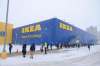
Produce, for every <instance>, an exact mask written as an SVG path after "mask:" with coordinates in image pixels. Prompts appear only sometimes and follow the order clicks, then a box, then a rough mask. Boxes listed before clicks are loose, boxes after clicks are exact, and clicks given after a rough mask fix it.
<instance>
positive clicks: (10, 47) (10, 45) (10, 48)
mask: <svg viewBox="0 0 100 66" xmlns="http://www.w3.org/2000/svg"><path fill="white" fill-rule="evenodd" d="M12 47H13V46H12V44H11V43H9V53H10V54H11V50H12Z"/></svg>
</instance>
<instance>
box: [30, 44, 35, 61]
mask: <svg viewBox="0 0 100 66" xmlns="http://www.w3.org/2000/svg"><path fill="white" fill-rule="evenodd" d="M34 53H35V44H34V43H33V44H32V45H31V46H30V58H32V59H33V54H34Z"/></svg>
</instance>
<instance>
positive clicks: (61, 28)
mask: <svg viewBox="0 0 100 66" xmlns="http://www.w3.org/2000/svg"><path fill="white" fill-rule="evenodd" d="M44 42H47V43H48V44H51V43H53V44H58V43H61V44H62V43H64V44H75V43H77V42H79V43H81V44H95V43H96V37H95V36H93V35H91V34H89V33H88V32H86V31H83V30H81V29H80V28H77V27H75V26H73V25H71V24H68V23H67V22H64V21H62V20H60V19H57V18H52V19H48V20H45V21H41V22H38V23H34V24H29V25H26V26H22V27H18V28H15V29H14V30H13V43H14V44H24V43H25V44H32V43H35V44H37V45H40V44H41V43H44Z"/></svg>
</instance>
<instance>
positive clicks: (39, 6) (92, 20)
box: [0, 0, 100, 29]
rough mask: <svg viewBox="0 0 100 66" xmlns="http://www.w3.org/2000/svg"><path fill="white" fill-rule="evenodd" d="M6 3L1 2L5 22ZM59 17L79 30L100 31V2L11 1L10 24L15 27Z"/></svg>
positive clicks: (2, 18) (93, 0)
mask: <svg viewBox="0 0 100 66" xmlns="http://www.w3.org/2000/svg"><path fill="white" fill-rule="evenodd" d="M6 1H7V0H0V20H1V21H5V12H6ZM53 17H57V18H59V19H62V20H64V21H67V22H68V23H70V24H73V25H75V26H77V27H79V28H82V29H85V28H87V27H89V26H91V25H93V26H97V27H98V28H99V29H100V0H10V11H9V22H10V23H12V24H14V26H15V27H18V26H22V25H27V24H31V23H34V22H38V21H41V20H45V19H49V18H53Z"/></svg>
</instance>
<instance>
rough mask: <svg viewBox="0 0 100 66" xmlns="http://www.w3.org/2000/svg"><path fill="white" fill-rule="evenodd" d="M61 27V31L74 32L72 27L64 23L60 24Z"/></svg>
mask: <svg viewBox="0 0 100 66" xmlns="http://www.w3.org/2000/svg"><path fill="white" fill-rule="evenodd" d="M59 27H60V28H61V29H64V30H69V31H72V30H73V28H72V26H69V25H66V24H64V23H60V24H59Z"/></svg>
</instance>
